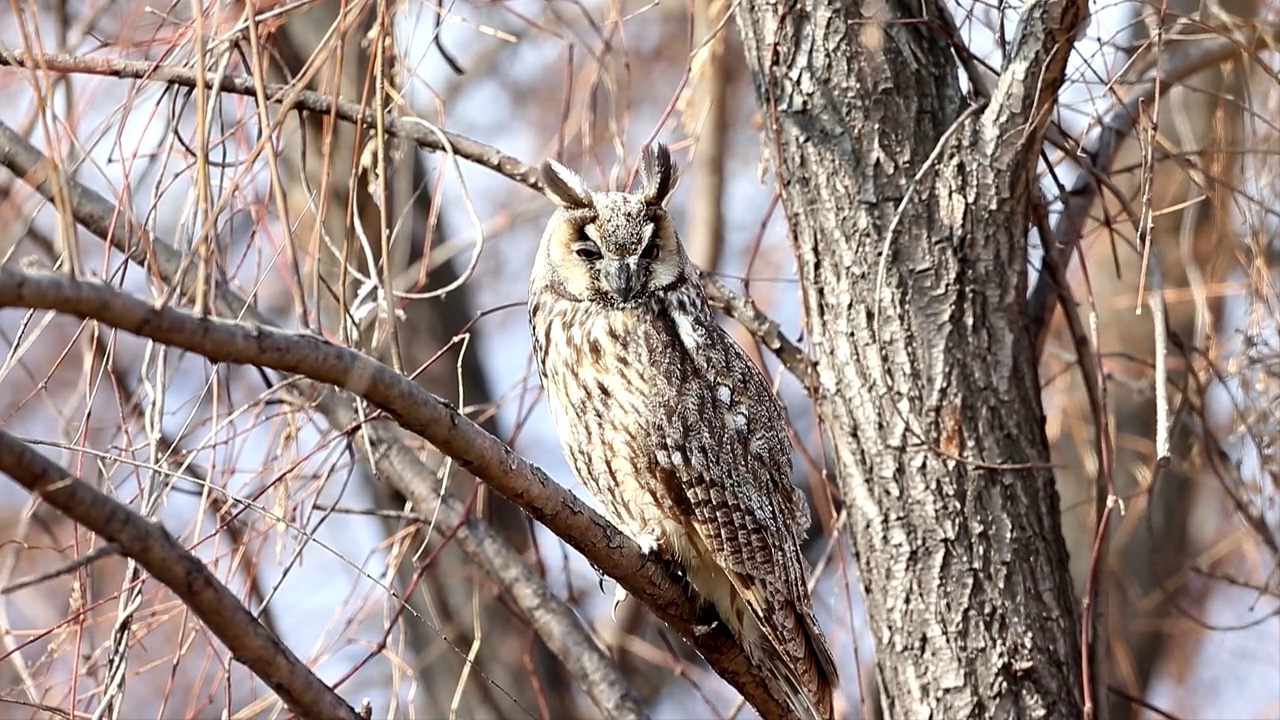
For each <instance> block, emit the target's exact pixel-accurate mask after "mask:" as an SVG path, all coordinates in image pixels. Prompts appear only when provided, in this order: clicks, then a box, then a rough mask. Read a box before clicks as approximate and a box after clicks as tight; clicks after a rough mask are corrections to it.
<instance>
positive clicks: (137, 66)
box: [0, 48, 810, 388]
mask: <svg viewBox="0 0 1280 720" xmlns="http://www.w3.org/2000/svg"><path fill="white" fill-rule="evenodd" d="M3 65H8V66H11V67H22V68H27V69H31V70H39V71H48V72H64V73H79V74H84V75H103V76H108V77H117V78H123V79H133V80H147V81H152V82H161V83H167V84H170V85H176V86H179V87H195V86H196V82H197V80H198V79H199V78H198V73H196V71H194V70H192V69H189V68H182V67H174V66H171V65H164V64H156V63H149V62H139V61H133V60H117V59H111V58H83V57H76V56H72V55H53V54H50V55H35V54H32V53H28V52H24V51H21V50H7V49H4V48H0V66H3ZM204 82H205V83H206V84H207V85H208V86H210V87H218V88H219V89H221V90H222V91H223V92H226V93H230V94H233V95H245V96H249V97H255V96H256V95H257V90H256V85H255V81H254V78H252V77H251V76H248V75H227V74H218V75H215V74H212V73H210V74H209V75H207V76H206V77H205V79H204ZM263 94H264V95H265V97H266V98H267V101H268V102H270V103H274V104H279V105H282V106H284V107H285V108H286V109H298V110H306V111H308V112H314V113H325V114H331V115H333V116H334V117H337V118H340V119H342V120H346V121H348V122H353V123H357V124H364V125H366V126H372V125H373V124H374V121H375V119H376V115H375V113H374V111H373V110H372V109H370V108H368V107H366V106H364V105H360V104H359V103H354V102H351V101H348V100H341V99H337V100H335V99H334V97H333V96H332V95H324V94H321V93H318V92H315V91H312V90H301V89H299V88H297V87H295V86H293V85H280V84H274V85H273V84H267V85H265V86H263ZM382 126H383V128H384V130H385V131H386V133H387V134H388V135H391V136H393V137H401V138H404V139H406V140H409V141H412V142H413V143H415V144H416V145H418V147H421V148H424V149H427V150H432V151H436V152H446V153H453V154H455V155H457V156H458V157H460V158H463V159H464V160H468V161H470V162H473V163H475V164H477V165H480V166H482V167H486V168H489V169H490V170H493V171H494V172H496V173H498V174H500V175H502V176H504V177H506V178H509V179H511V180H514V181H515V182H518V183H520V184H521V185H524V186H526V187H528V188H530V189H532V190H535V191H537V192H538V193H542V191H543V189H544V185H543V183H542V178H541V177H540V175H539V173H538V169H537V168H535V167H533V166H530V165H528V164H526V163H524V162H523V161H521V160H520V159H518V158H516V157H513V156H511V155H508V154H506V153H504V152H502V151H501V150H499V149H498V148H496V147H494V146H492V145H487V144H485V143H482V142H479V141H478V140H473V139H471V138H469V137H467V136H465V135H460V134H458V133H454V132H450V131H448V130H444V129H443V128H435V127H433V126H430V125H427V124H426V123H423V122H421V121H419V120H416V119H412V118H411V119H410V120H409V121H406V120H405V119H403V118H401V117H397V116H388V117H386V118H385V119H383V121H382ZM24 145H25V147H23V146H24ZM0 146H8V147H4V148H0V153H4V152H8V153H9V154H10V156H11V157H12V160H6V161H5V163H4V164H6V165H9V167H10V168H12V169H13V170H14V172H17V173H18V174H19V175H27V174H28V173H31V172H33V171H36V170H39V175H38V176H36V177H37V178H38V182H39V183H42V184H43V183H45V182H47V181H46V179H45V178H46V175H47V174H48V171H47V170H44V169H40V168H41V167H42V166H41V165H40V158H39V151H38V150H36V149H35V147H34V146H31V145H30V144H29V143H27V142H26V140H25V139H23V138H22V137H21V136H20V135H18V134H17V133H13V132H12V131H11V130H9V129H8V128H7V127H0ZM10 163H13V164H10ZM19 168H24V169H19ZM34 184H35V181H34V180H33V185H34ZM37 189H40V191H41V193H42V194H45V195H46V197H49V198H52V195H50V194H48V192H47V191H46V189H44V187H43V185H42V186H41V187H39V188H37ZM48 190H50V191H51V190H52V187H51V186H50V187H49V188H48ZM108 208H109V210H110V213H109V215H108V217H114V215H115V211H116V208H115V206H114V205H111V204H106V205H105V206H104V207H102V208H100V210H107V209H108ZM100 222H101V223H104V224H103V225H102V227H108V225H106V224H105V223H108V222H109V221H108V219H107V218H101V219H100ZM85 226H86V227H89V228H90V229H93V227H92V226H90V225H87V224H86V225H85ZM120 229H121V230H125V229H126V228H124V227H123V226H122V227H121V228H120ZM94 232H95V233H98V231H97V230H96V229H95V230H94ZM98 234H99V235H102V233H98ZM134 259H135V260H137V261H138V262H142V261H141V260H139V259H138V258H137V257H135V258H134ZM710 269H714V268H710ZM161 274H162V275H163V274H164V273H163V272H162V273H161ZM702 278H703V289H704V290H705V291H706V292H707V295H708V296H712V295H715V296H717V297H719V298H720V299H721V301H720V302H719V303H717V307H719V308H720V309H721V310H722V311H724V312H725V313H726V314H727V315H729V317H731V318H733V319H735V320H737V321H738V322H740V323H742V324H743V325H744V326H746V328H747V329H748V330H750V331H751V332H752V333H753V334H755V335H756V337H758V338H759V339H760V341H761V342H762V343H763V344H764V345H765V347H768V348H769V349H770V350H773V351H774V353H775V354H778V359H779V360H781V361H782V364H783V365H784V366H786V367H787V369H788V370H792V371H793V372H794V370H795V367H796V364H797V363H796V360H795V358H796V357H803V356H804V353H803V351H802V350H800V349H799V348H798V347H796V345H795V344H794V343H792V342H790V341H789V340H787V338H785V337H784V336H782V335H781V334H780V332H779V331H778V329H777V328H778V325H777V323H776V322H773V321H772V320H770V319H769V318H768V317H767V316H765V315H764V314H763V313H761V312H760V311H759V310H758V309H756V308H755V307H754V306H753V305H752V304H751V303H750V302H749V301H748V300H747V299H746V298H743V297H741V296H739V295H738V294H737V293H736V292H734V291H733V290H732V289H730V288H729V287H728V286H726V285H724V284H723V283H717V284H715V285H714V286H713V285H712V279H713V278H712V276H711V275H708V274H706V273H704V274H703V276H702ZM738 309H744V310H746V309H749V312H745V314H743V315H741V316H739V315H735V312H736V311H737V310H738ZM757 328H767V330H766V332H767V333H768V334H767V335H761V334H759V333H758V332H757ZM780 340H781V341H786V342H780ZM793 350H794V353H792V351H793ZM781 353H786V354H787V355H790V357H787V356H784V354H781ZM797 353H798V355H797ZM796 377H797V378H799V379H800V381H801V383H802V384H804V385H805V387H806V388H807V387H809V386H810V385H809V383H808V382H807V381H806V380H805V378H803V377H800V376H799V375H797V376H796Z"/></svg>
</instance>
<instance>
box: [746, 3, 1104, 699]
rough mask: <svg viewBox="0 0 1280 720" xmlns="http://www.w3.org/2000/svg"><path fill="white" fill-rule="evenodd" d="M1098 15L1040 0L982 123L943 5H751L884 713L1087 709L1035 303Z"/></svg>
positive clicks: (752, 37) (753, 41)
mask: <svg viewBox="0 0 1280 720" xmlns="http://www.w3.org/2000/svg"><path fill="white" fill-rule="evenodd" d="M1084 11H1085V8H1084V4H1083V3H1082V2H1071V1H1066V2H1063V1H1056V2H1055V1H1033V2H1032V3H1030V4H1029V5H1028V7H1027V9H1026V11H1025V13H1024V19H1023V27H1022V28H1021V31H1020V33H1019V35H1018V39H1017V40H1016V42H1015V44H1014V47H1013V48H1012V50H1011V52H1010V61H1009V63H1008V65H1007V67H1008V68H1009V69H1008V71H1007V72H1006V77H1003V78H1002V79H1001V82H999V83H998V84H997V86H996V88H995V90H994V92H993V94H992V98H991V101H990V103H989V104H986V105H982V106H978V107H969V108H968V109H966V103H965V99H964V98H963V97H962V96H961V93H960V90H959V86H958V82H957V68H956V61H955V59H954V57H953V55H952V53H951V50H950V46H949V45H948V43H947V42H946V40H945V36H944V34H943V32H941V29H942V28H944V27H945V26H946V23H945V22H940V21H939V18H946V17H947V16H946V15H945V13H946V10H945V9H944V8H942V7H940V6H939V5H938V4H936V3H932V2H928V1H927V0H926V3H925V6H924V7H921V6H920V5H919V4H917V3H914V2H901V1H894V0H890V1H889V2H884V3H871V2H867V3H844V2H839V1H838V0H831V1H829V2H824V1H822V0H810V2H806V3H804V4H803V5H799V4H790V3H781V2H776V1H770V0H757V1H756V2H745V3H743V4H741V5H740V6H738V10H737V13H738V15H737V19H738V23H739V25H740V27H741V28H742V33H743V37H744V43H745V46H746V50H747V56H748V62H749V63H750V65H751V67H752V70H753V72H754V73H755V78H756V85H757V94H758V97H759V99H760V102H761V105H762V108H763V115H764V118H765V125H766V128H767V132H768V133H769V138H768V140H769V142H768V143H767V144H768V145H769V146H770V147H771V148H772V155H773V157H772V158H770V159H771V160H772V163H773V166H774V168H775V171H776V173H777V176H778V182H779V185H780V187H781V191H782V198H783V204H784V206H785V208H786V210H787V216H788V218H789V221H790V226H791V233H792V235H791V240H792V243H793V246H794V249H795V252H796V256H797V260H798V271H799V275H800V278H801V283H802V287H803V301H804V308H805V311H806V327H807V330H808V335H809V337H810V340H811V342H812V345H813V353H814V359H815V362H816V366H817V377H818V392H819V398H818V405H819V412H820V414H821V417H822V420H823V422H824V424H825V426H826V428H827V431H828V433H829V434H830V436H831V441H832V449H833V455H834V458H835V461H836V466H837V473H838V478H839V484H840V490H841V492H842V494H843V496H844V501H845V502H846V503H847V505H848V509H849V528H848V529H849V531H850V535H851V537H852V539H853V545H854V549H855V552H856V555H857V558H858V565H859V570H860V573H861V579H862V582H863V586H864V590H865V594H866V598H867V610H868V615H869V620H870V626H871V629H872V634H873V636H874V638H875V641H876V656H877V667H878V675H879V682H880V686H881V692H882V702H883V710H884V716H885V717H886V718H923V717H934V718H947V719H948V720H953V719H958V718H983V719H984V720H985V719H987V718H1045V717H1079V716H1080V713H1081V699H1080V695H1081V693H1080V687H1081V681H1080V661H1079V658H1080V646H1079V621H1078V619H1077V611H1076V606H1075V602H1074V600H1073V598H1072V586H1071V577H1070V574H1069V572H1068V561H1067V553H1066V548H1065V546H1064V543H1063V539H1062V533H1061V528H1060V524H1059V503H1058V496H1057V493H1056V490H1055V488H1054V477H1053V473H1052V471H1051V469H1050V467H1049V464H1048V459H1049V450H1048V441H1047V439H1046V437H1045V433H1044V425H1043V415H1042V410H1041V405H1040V383H1039V379H1038V377H1037V369H1036V357H1035V351H1034V348H1033V343H1032V341H1031V338H1030V337H1029V336H1028V333H1027V327H1026V317H1025V296H1026V289H1027V288H1026V282H1027V276H1026V260H1027V258H1026V247H1027V233H1028V228H1029V225H1030V219H1031V209H1032V203H1033V201H1034V195H1033V193H1034V192H1035V190H1034V188H1035V187H1036V184H1035V179H1034V176H1033V171H1034V168H1035V162H1036V156H1037V153H1038V151H1039V148H1040V142H1041V138H1042V134H1043V130H1044V126H1045V122H1046V121H1047V117H1048V112H1047V110H1046V108H1047V107H1049V105H1050V104H1051V103H1052V102H1053V101H1054V99H1055V97H1056V94H1057V90H1058V88H1059V87H1060V86H1061V82H1062V75H1063V69H1064V67H1065V62H1066V57H1067V54H1068V53H1069V51H1070V47H1071V36H1072V35H1073V34H1074V31H1075V27H1076V24H1077V23H1078V22H1080V21H1081V19H1082V17H1083V15H1084ZM921 18H930V19H929V20H927V21H921ZM948 22H949V21H948ZM935 150H936V152H935ZM844 676H845V677H846V678H848V680H847V681H846V682H852V681H853V678H854V677H855V673H854V672H853V671H852V669H846V671H845V673H844Z"/></svg>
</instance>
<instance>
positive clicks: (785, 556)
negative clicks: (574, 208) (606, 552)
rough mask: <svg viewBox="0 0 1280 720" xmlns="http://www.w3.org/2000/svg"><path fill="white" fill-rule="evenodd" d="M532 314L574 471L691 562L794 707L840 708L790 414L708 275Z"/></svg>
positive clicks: (545, 304) (701, 585)
mask: <svg viewBox="0 0 1280 720" xmlns="http://www.w3.org/2000/svg"><path fill="white" fill-rule="evenodd" d="M530 316H531V322H532V326H533V332H534V345H535V353H536V354H537V355H538V365H539V370H540V372H541V374H542V378H543V384H544V387H545V388H546V391H547V393H548V395H549V401H550V403H549V404H550V405H551V408H552V415H553V418H554V420H555V424H556V429H557V432H558V433H559V435H560V438H561V442H562V445H563V447H564V449H565V454H566V455H567V456H568V458H569V461H570V464H571V466H572V467H573V469H574V472H575V474H576V475H577V476H578V477H579V479H580V480H582V482H583V483H584V484H585V485H586V486H587V488H588V489H589V490H591V492H592V494H593V495H594V496H595V497H596V498H597V500H598V501H599V502H600V503H601V505H602V506H603V507H604V509H605V510H606V512H608V513H609V514H610V515H612V516H613V517H614V519H615V520H616V521H617V522H618V523H619V525H620V526H622V529H623V530H625V531H626V532H628V533H629V534H631V535H632V536H633V537H637V536H638V535H639V534H652V535H655V536H656V538H657V540H658V541H659V545H660V547H661V548H662V549H663V550H664V552H665V553H666V554H668V555H670V556H672V557H673V558H675V559H677V560H679V561H680V562H681V563H682V564H683V565H684V566H685V568H686V570H687V573H688V577H689V579H690V581H691V582H692V584H693V585H694V587H695V588H696V589H697V590H698V592H699V594H700V595H702V596H703V597H705V598H706V599H707V600H709V601H710V602H712V603H714V605H715V606H716V608H717V610H718V612H719V613H720V616H721V618H722V619H723V620H724V621H725V622H726V623H728V624H729V626H730V628H731V629H732V630H733V631H734V633H735V635H737V636H738V637H739V640H740V641H741V642H742V643H743V645H744V647H746V649H747V650H748V651H749V652H750V653H751V654H752V655H753V656H755V657H756V658H757V659H758V660H759V661H761V662H762V663H763V664H764V665H765V666H766V667H772V668H774V670H775V674H776V675H777V677H776V680H777V681H778V682H780V683H781V684H782V686H783V688H784V692H786V693H787V695H788V696H789V697H790V698H791V702H792V703H793V704H796V703H797V702H798V698H799V699H804V701H805V702H804V703H802V704H803V705H806V706H807V707H804V708H802V710H803V711H805V712H804V714H805V715H806V716H807V715H811V714H812V715H814V716H816V717H821V718H827V717H830V716H831V712H832V710H831V702H832V688H833V687H834V686H835V685H836V684H837V677H836V671H835V664H834V660H833V658H832V656H831V652H830V650H829V649H828V647H827V643H826V639H825V638H824V637H823V635H822V632H821V630H820V629H819V628H818V624H817V621H816V619H815V618H814V614H813V609H812V603H811V600H810V597H809V590H808V584H807V574H808V571H807V567H806V564H805V562H804V558H803V555H802V553H801V543H802V541H803V536H804V532H805V530H806V529H807V527H808V523H809V516H808V512H807V504H806V503H805V501H804V499H803V496H802V495H801V494H800V492H799V490H798V489H797V488H796V487H795V486H793V485H792V484H791V482H790V474H791V444H790V440H789V439H788V438H787V430H786V420H785V417H784V415H783V411H782V407H781V404H780V403H779V401H778V399H777V397H776V396H775V395H774V393H773V392H772V391H771V390H770V388H769V386H768V384H767V382H766V380H765V377H764V375H763V374H762V373H761V372H760V370H759V369H758V368H757V367H756V366H755V364H754V363H753V362H751V360H750V359H749V358H748V357H747V356H746V354H745V353H744V352H743V351H742V349H741V348H740V347H739V346H738V344H737V343H736V342H735V341H734V340H733V338H731V337H730V336H729V335H728V333H726V332H725V331H724V330H723V329H722V328H721V327H720V326H719V325H718V324H717V323H716V322H715V319H714V317H713V316H712V315H711V311H710V308H709V307H708V305H707V303H706V299H705V297H704V296H703V295H702V294H701V291H700V288H699V287H698V286H697V285H696V280H692V279H691V280H690V281H688V282H685V283H682V284H680V285H678V286H676V287H674V288H672V289H671V292H667V293H663V294H662V295H659V296H654V297H652V298H651V299H650V300H649V301H648V302H647V303H644V304H641V305H639V306H637V307H633V308H625V309H612V308H601V307H600V306H598V305H594V304H592V303H585V302H577V301H573V300H572V299H569V298H565V297H562V296H559V295H556V294H555V293H551V292H548V293H537V294H536V295H535V296H534V297H532V298H531V302H530ZM775 656H778V657H777V660H781V662H778V661H777V660H775V659H774V657H775ZM779 667H780V668H781V669H779ZM811 698H816V699H813V700H810V699H811Z"/></svg>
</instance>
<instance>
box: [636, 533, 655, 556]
mask: <svg viewBox="0 0 1280 720" xmlns="http://www.w3.org/2000/svg"><path fill="white" fill-rule="evenodd" d="M636 544H637V545H639V546H640V552H642V553H644V554H645V555H652V554H653V553H654V552H656V551H657V549H658V536H657V535H656V534H655V533H653V532H643V533H640V534H639V535H637V536H636Z"/></svg>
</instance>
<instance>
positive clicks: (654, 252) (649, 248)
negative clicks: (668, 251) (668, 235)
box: [640, 240, 662, 260]
mask: <svg viewBox="0 0 1280 720" xmlns="http://www.w3.org/2000/svg"><path fill="white" fill-rule="evenodd" d="M661 250H662V248H660V247H658V243H657V241H656V240H650V241H649V244H648V245H645V246H644V249H643V250H641V251H640V259H641V260H656V259H657V258H658V252H659V251H661Z"/></svg>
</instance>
